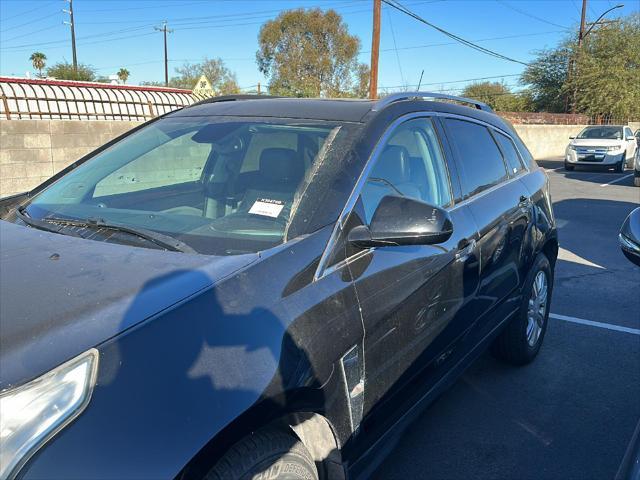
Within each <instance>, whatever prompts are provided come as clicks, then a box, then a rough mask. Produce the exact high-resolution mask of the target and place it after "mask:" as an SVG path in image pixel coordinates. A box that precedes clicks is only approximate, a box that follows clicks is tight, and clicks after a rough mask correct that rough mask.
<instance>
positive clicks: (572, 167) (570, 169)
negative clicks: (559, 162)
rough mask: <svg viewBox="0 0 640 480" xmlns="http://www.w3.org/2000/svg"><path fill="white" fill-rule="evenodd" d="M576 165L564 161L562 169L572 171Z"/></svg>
mask: <svg viewBox="0 0 640 480" xmlns="http://www.w3.org/2000/svg"><path fill="white" fill-rule="evenodd" d="M575 168H576V167H575V166H574V165H569V164H568V163H567V162H564V169H565V170H566V171H568V172H573V170H574V169H575Z"/></svg>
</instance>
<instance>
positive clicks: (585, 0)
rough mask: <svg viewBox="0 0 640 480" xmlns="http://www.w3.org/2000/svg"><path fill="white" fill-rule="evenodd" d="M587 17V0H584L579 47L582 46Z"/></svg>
mask: <svg viewBox="0 0 640 480" xmlns="http://www.w3.org/2000/svg"><path fill="white" fill-rule="evenodd" d="M586 19H587V0H582V15H581V16H580V33H578V48H580V47H582V39H583V38H584V27H585V22H586Z"/></svg>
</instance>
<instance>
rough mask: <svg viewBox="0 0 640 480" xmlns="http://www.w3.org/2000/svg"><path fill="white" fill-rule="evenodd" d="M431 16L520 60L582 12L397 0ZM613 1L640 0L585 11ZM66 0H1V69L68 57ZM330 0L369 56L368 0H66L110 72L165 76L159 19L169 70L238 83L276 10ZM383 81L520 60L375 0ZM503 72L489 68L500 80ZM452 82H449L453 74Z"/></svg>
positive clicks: (86, 47) (250, 76)
mask: <svg viewBox="0 0 640 480" xmlns="http://www.w3.org/2000/svg"><path fill="white" fill-rule="evenodd" d="M400 3H402V4H403V5H404V6H406V7H407V8H409V9H411V10H413V11H414V12H416V13H417V14H419V15H421V16H423V17H424V18H426V19H427V20H429V21H431V22H432V23H434V24H436V25H438V26H440V27H442V28H444V29H447V30H449V31H451V32H453V33H455V34H457V35H459V36H462V37H464V38H466V39H468V40H473V41H475V42H477V43H478V44H480V45H482V46H484V47H486V48H490V49H492V50H495V51H497V52H499V53H501V54H504V55H506V56H509V57H512V58H515V59H518V60H520V61H523V62H527V61H529V60H531V59H532V57H533V54H534V52H535V51H536V50H539V49H542V48H545V47H551V46H554V45H555V44H556V43H557V42H558V41H559V40H560V39H562V38H563V37H564V36H566V35H567V34H568V33H569V31H570V30H571V29H572V28H575V27H576V25H577V24H578V23H579V20H580V4H581V3H582V2H581V0H400ZM617 3H625V7H624V8H623V9H618V10H615V11H614V12H611V14H609V15H608V17H607V18H615V17H616V16H619V15H626V14H629V13H632V12H633V11H634V10H635V11H637V10H638V9H640V2H639V1H638V0H621V2H618V1H617V0H589V9H588V20H595V19H596V17H597V16H599V15H600V13H602V12H603V11H605V10H607V9H608V8H610V7H612V6H614V5H616V4H617ZM66 6H67V2H66V1H65V0H0V74H2V75H15V76H24V75H25V72H27V71H31V70H32V66H31V62H30V61H29V56H30V55H31V53H32V52H34V51H41V52H44V53H45V54H46V55H47V57H48V64H49V65H51V64H53V63H55V62H57V61H61V60H68V61H70V60H71V46H70V45H71V42H70V35H69V27H68V26H67V25H64V24H63V23H62V22H63V20H68V18H66V17H67V15H66V14H64V13H63V12H62V9H63V8H67V7H66ZM315 6H318V7H321V8H333V9H335V10H336V11H338V12H339V13H341V14H342V15H343V17H344V19H345V21H346V22H347V24H348V26H349V30H350V32H351V33H352V34H355V35H357V36H358V37H359V38H360V40H361V44H362V48H361V53H360V61H362V62H366V63H369V59H370V53H369V50H370V48H371V23H372V0H74V13H75V23H76V38H77V49H78V61H79V62H82V63H87V64H90V65H92V66H94V67H95V68H96V69H98V71H99V73H100V74H103V75H109V74H114V73H115V72H116V71H117V70H118V69H119V68H120V67H126V68H127V69H128V70H129V71H130V72H131V76H130V78H129V82H128V83H131V84H138V83H139V82H141V81H144V80H156V81H161V80H163V78H164V70H163V46H162V34H161V33H159V32H154V30H153V26H154V25H161V23H162V21H163V20H167V21H168V23H169V28H173V29H174V32H173V33H171V34H170V35H169V59H170V64H169V68H170V75H171V73H172V71H173V68H175V67H176V66H179V65H180V64H182V63H184V62H185V61H191V62H197V61H199V60H201V59H202V58H203V57H205V56H208V57H220V58H222V59H223V60H224V61H225V62H226V64H227V66H228V67H229V68H230V69H231V70H232V71H234V72H235V73H236V74H237V77H238V82H239V84H240V86H241V87H249V86H252V85H255V84H256V83H258V82H259V81H260V82H262V83H263V84H264V83H265V79H264V78H263V77H262V76H261V75H260V73H259V72H258V69H257V67H256V62H255V53H256V50H257V37H258V31H259V28H260V25H261V24H262V23H263V22H265V21H266V20H268V19H270V18H274V17H275V16H276V15H277V14H278V12H279V11H281V10H284V9H288V8H296V7H315ZM381 49H382V52H381V56H380V79H379V85H380V86H381V87H392V88H393V89H396V90H397V89H399V87H400V86H401V85H404V84H410V85H411V84H417V82H418V79H419V77H420V72H421V71H422V70H423V69H424V78H423V80H422V84H423V87H424V88H425V89H426V88H429V89H433V90H440V89H448V90H450V91H452V92H453V93H456V92H457V91H458V90H459V89H461V88H462V87H463V86H464V85H465V84H466V83H467V82H458V81H459V80H465V79H472V78H480V77H501V76H504V77H502V78H503V80H504V81H505V82H506V83H507V84H508V85H512V86H516V84H517V76H516V75H517V74H519V73H520V72H521V71H522V69H523V66H522V65H520V64H517V63H511V62H507V61H504V60H499V59H495V58H492V57H490V56H487V55H484V54H482V53H479V52H477V51H475V50H473V49H470V48H468V47H465V46H462V45H459V44H455V43H452V40H450V39H449V38H447V37H445V36H444V35H442V34H441V33H439V32H437V31H435V30H432V29H430V28H428V27H426V26H424V25H422V24H420V23H418V22H417V21H416V20H414V19H412V18H410V17H408V16H406V15H404V14H402V13H400V12H398V11H396V10H393V9H391V8H390V7H388V6H384V4H383V13H382V34H381ZM500 79H501V78H497V80H500ZM453 82H456V83H453Z"/></svg>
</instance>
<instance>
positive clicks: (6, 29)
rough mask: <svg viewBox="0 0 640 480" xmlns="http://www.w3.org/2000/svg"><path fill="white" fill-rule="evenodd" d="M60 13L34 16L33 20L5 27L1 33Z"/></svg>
mask: <svg viewBox="0 0 640 480" xmlns="http://www.w3.org/2000/svg"><path fill="white" fill-rule="evenodd" d="M59 14H60V12H54V13H50V14H49V15H44V16H42V17H38V18H34V19H33V20H29V21H28V22H25V23H21V24H20V25H14V26H13V27H9V28H5V29H4V30H2V31H0V33H6V32H8V31H9V30H15V29H16V28H21V27H26V26H27V25H31V24H32V23H38V22H40V21H42V20H46V19H47V18H51V17H53V16H55V15H59Z"/></svg>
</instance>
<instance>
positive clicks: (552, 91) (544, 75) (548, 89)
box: [520, 42, 572, 113]
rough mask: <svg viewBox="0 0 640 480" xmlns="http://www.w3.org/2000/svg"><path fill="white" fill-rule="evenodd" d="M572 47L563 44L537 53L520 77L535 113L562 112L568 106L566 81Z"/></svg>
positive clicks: (567, 43)
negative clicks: (529, 95) (528, 93)
mask: <svg viewBox="0 0 640 480" xmlns="http://www.w3.org/2000/svg"><path fill="white" fill-rule="evenodd" d="M571 55H572V45H571V43H569V42H563V44H561V45H560V46H559V47H557V48H554V49H548V50H541V51H539V52H537V56H536V59H535V60H534V61H533V62H531V63H530V64H529V65H528V66H527V67H526V68H525V70H524V72H523V74H522V76H521V77H520V81H521V83H523V84H524V85H526V86H527V87H528V91H529V92H530V94H531V100H532V103H533V108H534V109H535V110H536V111H544V112H555V113H558V112H564V111H566V108H567V106H568V97H567V95H568V93H567V90H566V86H565V82H566V81H567V75H568V69H569V62H570V60H571Z"/></svg>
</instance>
